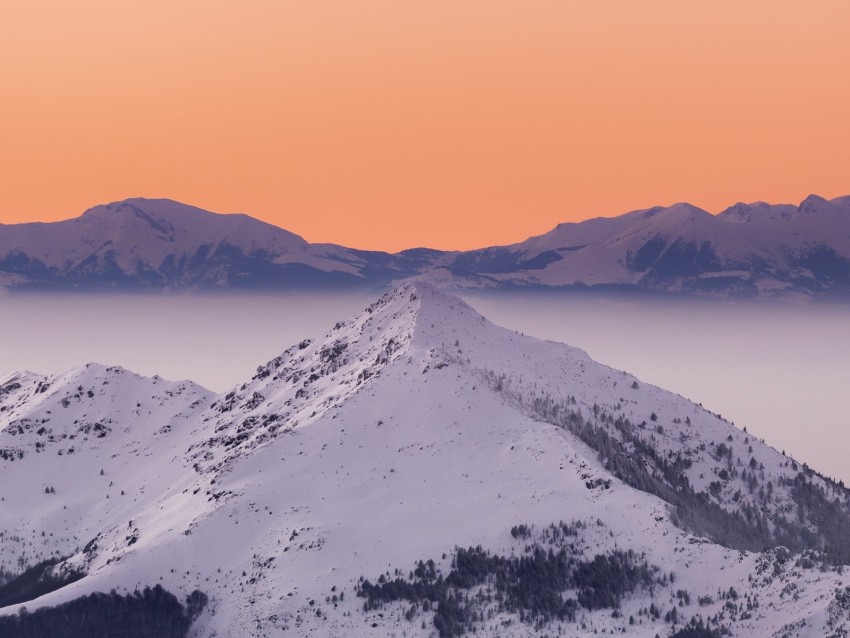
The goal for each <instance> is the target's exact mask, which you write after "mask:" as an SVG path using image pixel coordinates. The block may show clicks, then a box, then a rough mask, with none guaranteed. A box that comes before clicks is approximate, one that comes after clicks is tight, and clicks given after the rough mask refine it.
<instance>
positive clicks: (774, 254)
mask: <svg viewBox="0 0 850 638" xmlns="http://www.w3.org/2000/svg"><path fill="white" fill-rule="evenodd" d="M410 277H419V278H422V279H425V280H428V281H431V282H434V283H437V284H439V285H441V286H443V287H448V288H454V289H469V288H502V289H504V288H529V287H531V288H558V289H580V290H587V289H601V290H616V291H640V292H651V293H663V294H687V295H708V296H716V297H735V298H837V297H846V296H848V295H850V197H839V198H836V199H833V200H826V199H824V198H822V197H818V196H817V195H810V196H809V197H807V198H806V199H805V200H803V201H802V202H801V203H800V204H799V205H790V204H779V205H770V204H765V203H764V202H755V203H752V204H745V203H738V204H735V205H734V206H732V207H730V208H729V209H727V210H725V211H724V212H722V213H720V214H719V215H711V214H710V213H708V212H706V211H704V210H702V209H700V208H697V207H696V206H693V205H691V204H687V203H678V204H674V205H672V206H667V207H663V206H656V207H654V208H648V209H643V210H637V211H632V212H630V213H626V214H625V215H621V216H619V217H611V218H598V219H590V220H587V221H584V222H580V223H569V224H560V225H558V226H557V227H556V228H554V229H553V230H551V231H550V232H548V233H545V234H543V235H539V236H536V237H531V238H529V239H527V240H525V241H523V242H520V243H517V244H512V245H509V246H493V247H489V248H483V249H480V250H470V251H463V252H446V251H439V250H429V249H424V248H423V249H413V250H406V251H402V252H400V253H397V254H389V253H384V252H379V251H363V250H355V249H351V248H345V247H343V246H336V245H332V244H310V243H308V242H306V241H304V239H302V238H301V237H298V236H297V235H294V234H292V233H290V232H288V231H285V230H282V229H280V228H277V227H275V226H272V225H269V224H266V223H263V222H260V221H258V220H255V219H252V218H250V217H247V216H245V215H219V214H215V213H208V212H206V211H202V210H200V209H198V208H194V207H191V206H186V205H183V204H179V203H177V202H173V201H170V200H164V199H142V198H136V199H128V200H125V201H123V202H115V203H112V204H108V205H105V206H97V207H95V208H93V209H90V210H89V211H87V212H86V213H84V214H83V215H82V216H81V217H78V218H76V219H70V220H66V221H63V222H56V223H52V224H39V223H36V224H17V225H9V226H4V225H0V286H2V287H3V288H7V289H12V290H18V289H22V290H66V289H75V290H90V289H95V290H115V289H119V290H127V289H130V290H153V291H157V290H178V291H179V290H210V289H213V290H219V289H233V288H236V289H269V288H271V289H280V288H328V287H337V288H338V287H349V288H350V287H363V288H366V289H379V288H380V289H386V288H387V287H391V286H392V285H395V284H397V283H398V282H400V281H402V280H405V279H407V278H410Z"/></svg>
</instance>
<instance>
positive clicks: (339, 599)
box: [0, 282, 850, 638]
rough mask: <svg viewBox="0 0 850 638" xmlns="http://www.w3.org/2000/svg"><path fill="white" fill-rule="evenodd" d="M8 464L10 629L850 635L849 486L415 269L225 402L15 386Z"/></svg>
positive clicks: (187, 393)
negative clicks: (519, 328) (95, 623)
mask: <svg viewBox="0 0 850 638" xmlns="http://www.w3.org/2000/svg"><path fill="white" fill-rule="evenodd" d="M0 468H2V469H0V471H2V476H3V479H4V480H3V481H2V483H0V502H2V503H3V506H2V508H0V567H2V571H0V573H2V574H3V577H2V579H0V581H3V580H5V581H7V582H6V583H5V584H0V633H2V635H4V636H13V637H14V636H18V635H23V634H22V633H15V632H20V631H22V630H21V627H24V626H26V627H27V628H29V629H30V630H31V629H32V627H44V626H48V625H50V623H54V625H51V626H57V623H59V622H60V620H61V623H62V625H61V626H63V627H65V628H67V627H71V626H75V625H74V623H78V622H81V621H80V618H82V617H85V618H102V619H103V623H108V622H111V621H110V619H112V618H115V617H116V616H121V614H129V613H136V612H135V611H133V610H135V609H137V608H144V609H145V610H147V611H144V612H138V613H139V614H140V615H139V616H138V618H140V619H141V620H138V619H136V616H133V618H134V619H136V620H134V623H133V626H134V627H141V626H159V625H158V624H157V623H159V624H162V623H166V620H163V618H171V619H173V622H172V621H168V622H172V624H171V625H170V626H171V627H173V628H174V631H173V632H172V633H168V634H166V633H164V630H161V629H158V630H157V632H156V634H155V635H175V636H178V635H180V636H182V635H185V631H184V628H185V626H186V625H187V624H188V623H189V622H190V621H194V622H192V624H191V628H190V629H189V635H192V636H205V637H206V636H210V637H211V636H237V635H238V636H285V635H310V634H313V635H321V636H360V635H370V636H402V635H407V636H441V637H446V636H459V635H464V634H469V633H470V632H472V631H473V630H474V631H475V632H476V633H477V635H481V636H532V635H533V636H539V635H563V634H566V635H576V636H589V635H597V634H598V633H623V634H626V635H630V636H647V637H652V636H656V635H659V636H665V637H667V636H675V637H676V638H688V637H689V636H690V637H693V636H712V637H719V636H721V635H733V636H735V635H744V634H745V633H746V634H752V635H757V636H776V637H780V636H783V637H784V636H789V637H790V636H798V635H799V636H845V635H847V633H848V631H850V574H845V571H844V567H843V566H844V565H847V564H850V491H848V490H847V489H846V488H845V486H844V485H843V484H841V483H836V482H834V481H832V480H830V479H829V478H827V477H824V476H822V475H820V474H818V473H817V472H815V471H814V470H812V469H811V468H809V467H807V466H805V465H801V464H799V463H798V462H797V461H795V460H794V459H792V458H790V457H788V456H786V455H784V454H782V453H779V452H777V451H776V450H774V449H772V448H771V447H769V446H768V445H766V444H765V443H764V442H763V441H760V440H757V439H755V438H753V437H751V436H750V435H749V434H748V433H747V432H746V430H739V429H737V428H736V427H734V426H733V425H732V424H730V423H728V422H727V421H725V420H723V419H722V418H720V417H719V416H717V415H714V414H712V413H711V412H709V411H707V410H705V409H704V408H702V407H701V406H699V405H697V404H694V403H692V402H690V401H688V400H687V399H685V398H683V397H681V396H678V395H675V394H672V393H670V392H667V391H665V390H663V389H661V388H657V387H654V386H651V385H649V384H646V383H643V382H641V381H640V380H638V379H636V378H634V377H633V376H632V375H629V374H627V373H625V372H621V371H618V370H614V369H611V368H608V367H606V366H603V365H601V364H598V363H596V362H594V361H592V360H591V359H590V358H589V357H588V356H587V355H586V354H585V353H584V352H582V351H580V350H577V349H575V348H572V347H569V346H567V345H563V344H559V343H553V342H547V341H541V340H538V339H534V338H531V337H526V336H523V335H520V334H517V333H515V332H513V331H510V330H506V329H503V328H500V327H497V326H495V325H493V324H492V323H490V322H489V321H487V320H486V319H485V318H484V317H482V316H481V315H479V314H478V313H477V312H475V311H474V310H473V309H472V308H470V307H469V306H468V305H466V304H465V303H464V302H463V301H461V300H460V299H458V298H456V297H453V296H451V295H448V294H446V293H444V292H441V291H439V290H438V289H436V288H434V287H433V286H430V285H428V284H426V283H422V282H413V283H408V284H406V285H403V286H401V287H399V288H397V289H395V290H393V291H392V292H390V293H387V294H386V295H384V296H383V297H381V299H379V300H378V301H377V302H375V303H374V304H372V305H371V306H369V307H368V308H366V310H365V311H364V312H362V313H361V314H360V315H358V316H357V317H355V318H353V319H351V320H348V321H341V322H339V323H338V324H337V325H336V326H335V327H334V329H333V330H332V331H331V332H330V333H329V334H327V335H326V336H325V337H323V338H321V339H318V340H316V341H314V342H311V341H309V340H305V341H302V342H300V343H298V344H295V345H293V346H292V347H291V348H289V349H288V350H287V351H285V352H284V353H282V354H281V355H279V356H277V357H275V358H274V359H272V360H271V361H269V362H268V363H266V364H264V365H261V366H259V367H258V368H257V371H256V374H255V375H254V376H253V378H251V379H249V380H246V381H245V382H244V383H243V384H240V385H239V386H237V387H235V388H234V389H232V390H231V391H230V392H227V393H225V394H223V395H217V396H214V395H212V394H211V393H209V392H207V391H205V390H203V389H202V388H200V387H198V386H196V385H194V384H192V383H190V382H179V383H174V382H167V381H164V380H162V379H159V378H156V377H154V378H152V379H148V378H144V377H139V376H137V375H134V374H132V373H129V372H126V371H124V370H121V369H118V368H107V367H103V366H99V365H95V364H91V365H89V366H85V367H82V368H79V369H75V370H71V371H69V372H66V373H63V374H57V375H48V376H41V375H36V374H32V373H19V374H15V375H11V376H9V377H6V378H4V379H2V380H0ZM145 588H148V589H145ZM134 591H138V592H139V593H138V594H134V593H133V592H134ZM93 592H103V594H102V595H98V596H95V595H93ZM108 592H113V593H108ZM172 596H173V597H172ZM183 601H185V604H184V606H183V607H181V606H180V605H181V603H182V602H183ZM22 606H25V607H26V609H27V612H26V613H22V612H21V607H22ZM81 608H82V609H85V610H86V612H85V615H84V614H83V613H82V612H80V611H79V609H81ZM92 609H94V611H92ZM128 610H130V611H128ZM27 623H29V624H27ZM39 623H40V624H39ZM727 632H731V633H727ZM26 635H28V636H38V635H54V634H50V633H43V634H38V633H33V631H31V632H30V633H28V634H26ZM85 635H93V634H85ZM121 635H140V636H141V635H154V634H151V633H148V634H145V633H135V634H121Z"/></svg>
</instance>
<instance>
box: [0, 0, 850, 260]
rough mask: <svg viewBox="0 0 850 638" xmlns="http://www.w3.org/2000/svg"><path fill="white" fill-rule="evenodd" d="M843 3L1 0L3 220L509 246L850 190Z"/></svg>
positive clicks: (848, 47) (849, 13) (847, 17)
mask: <svg viewBox="0 0 850 638" xmlns="http://www.w3.org/2000/svg"><path fill="white" fill-rule="evenodd" d="M848 32H850V2H847V1H846V0H840V1H839V0H818V1H817V2H808V1H803V0H799V1H794V2H791V1H788V0H747V1H746V2H744V1H741V0H710V1H708V0H705V1H702V0H640V1H632V0H620V1H614V0H581V1H570V0H523V1H513V2H508V1H504V0H481V1H466V0H427V1H421V0H417V1H415V2H414V1H408V0H358V1H357V2H350V1H348V0H345V1H342V0H341V1H338V2H331V1H328V0H299V1H297V2H295V1H289V0H240V1H239V2H236V1H235V0H230V1H225V0H167V1H166V0H145V1H144V2H137V1H136V0H74V1H73V2H69V1H68V0H38V2H33V1H32V0H3V1H2V3H0V82H2V90H0V176H2V178H1V179H2V181H0V184H2V188H0V221H2V222H6V223H11V222H19V221H29V220H45V221H47V220H54V219H61V218H67V217H72V216H76V215H78V214H80V213H81V212H82V211H83V210H84V209H86V208H88V207H90V206H92V205H94V204H97V203H102V202H106V201H112V200H116V199H123V198H125V197H131V196H147V197H171V198H173V199H178V200H180V201H184V202H187V203H191V204H195V205H198V206H201V207H204V208H207V209H210V210H214V211H219V212H230V211H241V212H246V213H248V214H251V215H253V216H255V217H259V218H261V219H265V220H268V221H271V222H273V223H275V224H278V225H280V226H283V227H285V228H287V229H289V230H292V231H294V232H297V233H299V234H301V235H303V236H304V237H305V238H307V239H308V240H310V241H332V242H337V243H343V244H346V245H349V246H355V247H362V248H378V249H387V250H396V249H401V248H405V247H410V246H414V245H428V246H432V247H435V248H471V247H477V246H484V245H490V244H499V243H510V242H514V241H519V240H522V239H524V238H525V237H527V236H529V235H532V234H538V233H541V232H545V231H546V230H548V229H550V228H551V227H553V226H554V225H555V224H557V223H558V222H562V221H570V220H578V219H583V218H586V217H592V216H598V215H614V214H619V213H621V212H625V211H627V210H631V209H634V208H641V207H646V206H650V205H654V204H664V203H672V202H675V201H681V200H688V201H691V202H693V203H695V204H697V205H700V206H703V207H705V208H707V209H709V210H711V211H714V212H717V211H719V210H721V209H722V208H724V207H725V206H727V205H729V204H731V203H734V202H735V201H738V200H745V201H750V200H754V199H765V200H768V201H773V202H776V201H790V202H798V201H799V200H801V199H802V198H803V197H805V196H806V195H807V194H809V193H811V192H816V193H819V194H821V195H824V196H826V197H834V196H837V195H842V194H850V170H849V169H850V160H849V159H848V154H849V153H850V116H848V114H850V81H848V79H850V37H848V35H847V34H848Z"/></svg>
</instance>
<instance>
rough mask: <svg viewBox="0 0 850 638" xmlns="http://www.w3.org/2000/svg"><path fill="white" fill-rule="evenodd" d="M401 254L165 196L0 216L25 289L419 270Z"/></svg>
mask: <svg viewBox="0 0 850 638" xmlns="http://www.w3.org/2000/svg"><path fill="white" fill-rule="evenodd" d="M396 262H397V260H394V259H393V258H392V257H391V256H389V255H386V254H383V253H370V252H368V251H357V250H350V249H347V248H343V247H341V246H334V245H331V244H309V243H307V242H306V241H305V240H304V239H302V238H301V237H299V236H298V235H295V234H293V233H290V232H288V231H286V230H283V229H281V228H278V227H276V226H272V225H270V224H266V223H264V222H261V221H258V220H256V219H253V218H251V217H248V216H247V215H237V214H234V215H220V214H216V213H209V212H207V211H204V210H201V209H199V208H195V207H192V206H186V205H184V204H180V203H178V202H174V201H171V200H167V199H143V198H136V199H128V200H125V201H121V202H114V203H112V204H107V205H104V206H96V207H94V208H92V209H90V210H88V211H86V212H85V213H83V215H82V216H81V217H77V218H75V219H69V220H66V221H61V222H55V223H47V224H44V223H31V224H15V225H0V273H3V274H5V277H6V283H7V285H8V286H11V287H18V288H24V289H36V290H45V289H46V290H50V289H68V288H71V289H129V290H163V289H164V290H185V289H220V288H237V289H245V288H249V289H252V288H268V287H272V288H281V287H296V288H313V287H338V286H357V285H361V286H362V285H368V286H374V285H379V284H381V283H385V282H386V281H389V280H390V279H392V278H397V277H405V276H408V275H410V274H412V271H410V270H405V269H403V268H400V266H399V264H397V263H396Z"/></svg>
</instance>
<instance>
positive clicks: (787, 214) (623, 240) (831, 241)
mask: <svg viewBox="0 0 850 638" xmlns="http://www.w3.org/2000/svg"><path fill="white" fill-rule="evenodd" d="M453 268H455V269H460V270H468V271H472V272H475V273H477V274H479V275H486V276H487V277H488V279H490V280H491V281H493V282H496V283H498V285H500V286H543V287H580V288H581V287H594V286H597V287H602V288H605V287H608V288H619V289H635V290H644V291H651V292H660V293H674V294H675V293H687V294H698V295H712V296H728V297H745V298H752V297H758V298H775V297H795V296H801V297H814V298H818V297H846V296H847V295H848V293H850V198H848V197H843V198H837V199H834V200H832V201H827V200H825V199H823V198H821V197H818V196H816V195H811V196H809V197H807V198H806V199H805V200H804V201H803V202H802V203H801V204H800V205H799V206H791V205H784V204H780V205H769V204H765V203H763V202H757V203H754V204H742V203H739V204H736V205H735V206H732V207H731V208H729V209H727V210H725V211H723V212H722V213H720V214H719V215H711V214H710V213H708V212H706V211H704V210H702V209H700V208H697V207H695V206H691V205H690V204H685V203H682V204H675V205H673V206H669V207H656V208H650V209H646V210H638V211H634V212H631V213H627V214H625V215H622V216H620V217H614V218H599V219H591V220H587V221H584V222H580V223H570V224H561V225H559V226H558V227H556V228H555V229H554V230H552V231H550V232H549V233H546V234H545V235H540V236H538V237H532V238H530V239H528V240H526V241H524V242H522V243H519V244H514V245H512V246H504V247H494V248H487V249H484V250H480V251H471V252H469V253H466V254H464V255H462V256H461V257H459V258H458V259H457V260H455V262H454V264H453ZM464 287H465V286H464V285H463V284H461V285H460V286H458V288H464Z"/></svg>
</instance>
